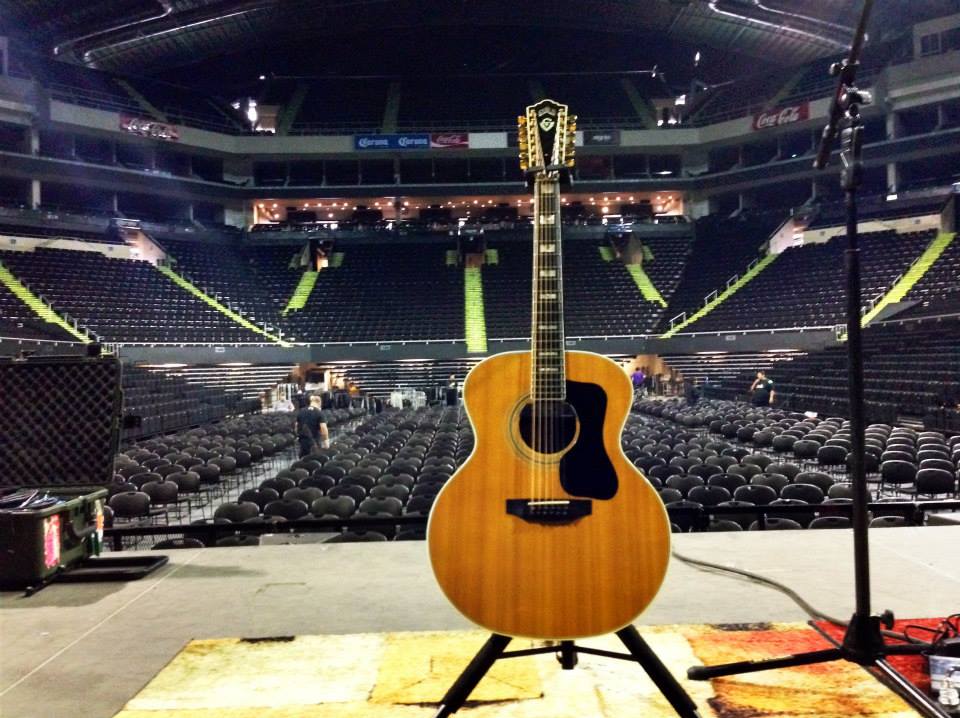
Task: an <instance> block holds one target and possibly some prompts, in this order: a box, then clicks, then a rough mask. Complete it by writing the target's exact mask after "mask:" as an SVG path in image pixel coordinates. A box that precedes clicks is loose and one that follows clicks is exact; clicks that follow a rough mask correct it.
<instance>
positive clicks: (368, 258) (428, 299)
mask: <svg viewBox="0 0 960 718" xmlns="http://www.w3.org/2000/svg"><path fill="white" fill-rule="evenodd" d="M446 255H447V246H446V245H444V244H427V243H418V244H407V245H391V244H359V243H357V244H353V243H351V244H349V245H345V249H344V258H343V264H342V265H341V266H339V267H329V268H327V269H324V270H323V271H321V272H320V273H319V275H318V276H317V283H316V285H315V286H314V289H313V292H312V293H311V295H310V299H309V301H308V302H307V305H306V306H305V307H304V308H303V309H302V310H300V311H298V312H292V313H290V314H289V315H287V320H286V324H285V326H287V328H288V333H289V335H290V336H291V338H296V339H297V340H301V341H314V342H324V341H326V342H358V341H378V340H380V341H382V340H387V341H389V340H405V339H463V337H464V336H465V330H464V327H463V270H462V269H461V268H460V267H458V266H448V265H447V263H446ZM528 304H529V301H528Z"/></svg>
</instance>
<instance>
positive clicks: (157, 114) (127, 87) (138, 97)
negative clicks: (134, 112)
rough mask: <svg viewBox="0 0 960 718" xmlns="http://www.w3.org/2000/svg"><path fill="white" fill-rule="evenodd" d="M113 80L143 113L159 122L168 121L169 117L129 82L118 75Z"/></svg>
mask: <svg viewBox="0 0 960 718" xmlns="http://www.w3.org/2000/svg"><path fill="white" fill-rule="evenodd" d="M113 80H114V82H116V83H117V84H118V85H120V87H122V88H123V90H124V92H126V93H127V94H128V95H130V97H132V98H133V99H134V100H135V101H136V103H137V104H138V105H140V107H141V109H142V110H143V111H144V112H145V113H147V114H148V115H150V117H152V118H153V119H155V120H160V122H169V121H170V118H169V117H167V116H166V115H165V114H163V113H162V112H161V111H160V110H158V109H157V107H156V106H155V105H154V104H153V103H152V102H150V101H149V100H148V99H147V98H146V97H144V96H143V95H142V94H140V92H139V91H138V90H137V89H136V88H135V87H134V86H133V85H131V84H130V83H129V82H127V81H126V80H121V79H120V78H119V77H115V78H113Z"/></svg>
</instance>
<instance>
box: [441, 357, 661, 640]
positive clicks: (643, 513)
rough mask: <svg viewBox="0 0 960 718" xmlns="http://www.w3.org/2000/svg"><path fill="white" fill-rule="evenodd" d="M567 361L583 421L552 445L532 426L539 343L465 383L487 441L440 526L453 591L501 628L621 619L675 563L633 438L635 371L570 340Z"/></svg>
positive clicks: (514, 631)
mask: <svg viewBox="0 0 960 718" xmlns="http://www.w3.org/2000/svg"><path fill="white" fill-rule="evenodd" d="M565 366H566V377H565V382H566V402H567V403H568V404H569V405H570V406H571V407H572V408H573V410H574V412H575V415H576V419H575V430H572V433H571V441H570V443H568V444H567V443H565V444H564V448H563V449H562V450H560V451H557V452H554V453H551V454H549V455H547V454H541V453H538V452H536V451H534V450H533V449H532V448H531V446H530V442H529V440H528V439H527V440H525V436H524V431H523V428H522V423H523V419H522V415H523V409H524V407H525V406H527V405H528V402H529V400H530V397H529V395H530V372H531V354H530V353H528V352H513V353H507V354H500V355H497V356H493V357H490V358H488V359H486V360H485V361H483V362H481V363H480V364H478V365H477V366H476V367H475V368H474V369H473V371H471V372H470V374H469V375H468V376H467V379H466V382H465V383H464V388H463V396H464V402H465V404H466V408H467V411H468V414H469V416H470V419H471V422H472V424H473V429H474V434H475V441H476V443H475V447H474V451H473V453H472V454H471V455H470V458H469V459H468V460H467V461H466V462H465V463H464V464H463V465H462V466H461V467H460V468H459V470H458V471H457V472H456V473H455V474H454V475H453V477H451V479H450V480H449V481H448V482H447V484H446V485H445V486H444V487H443V490H442V491H441V492H440V494H439V495H438V496H437V499H436V502H435V503H434V506H433V510H432V513H431V515H430V522H429V525H428V529H427V539H428V543H429V550H430V560H431V562H432V564H433V570H434V573H435V574H436V578H437V581H438V582H439V584H440V586H441V588H442V589H443V591H444V593H446V595H447V597H448V598H449V599H450V601H451V602H452V603H453V604H454V606H456V607H457V608H458V609H459V610H460V612H461V613H463V614H464V615H465V616H466V617H467V618H469V619H470V620H472V621H473V622H475V623H477V624H479V625H480V626H482V627H484V628H486V629H488V630H490V631H493V632H495V633H501V634H505V635H511V636H526V637H530V638H547V639H573V638H580V637H585V636H594V635H599V634H603V633H609V632H612V631H616V630H618V629H620V628H623V627H624V626H626V625H628V624H629V623H631V622H632V621H633V620H634V619H635V618H636V617H637V615H639V614H640V613H641V612H642V611H643V610H644V608H646V606H647V605H648V604H649V603H650V601H651V600H653V598H654V596H655V595H656V593H657V591H658V590H659V588H660V585H661V583H662V581H663V578H664V575H665V573H666V570H667V564H668V561H669V554H670V522H669V520H668V518H667V514H666V511H665V509H664V507H663V504H662V502H661V501H660V498H659V497H658V496H657V493H656V491H655V490H654V488H653V487H652V486H651V485H650V483H649V482H648V481H647V480H646V479H645V478H644V477H643V475H642V474H641V473H640V472H639V471H638V470H637V469H636V468H635V467H634V466H633V465H632V464H631V463H630V461H629V460H628V459H627V457H626V456H625V455H624V454H623V451H622V449H621V446H620V434H621V431H622V428H623V424H624V422H625V421H626V418H627V414H628V412H629V409H630V404H631V402H632V398H633V392H632V386H631V384H630V380H629V379H628V377H627V376H626V374H625V373H624V372H623V370H622V369H621V368H620V367H619V366H618V365H617V364H616V363H615V362H613V361H611V360H609V359H607V358H605V357H603V356H600V355H598V354H591V353H587V352H572V351H571V352H566V356H565ZM528 500H530V501H529V503H527V501H528ZM553 504H557V506H556V507H554V506H553ZM508 507H510V508H509V511H511V512H508ZM551 512H553V513H554V514H559V516H557V515H551ZM564 512H567V513H566V514H565V513H564ZM580 514H582V515H580Z"/></svg>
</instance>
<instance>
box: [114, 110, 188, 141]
mask: <svg viewBox="0 0 960 718" xmlns="http://www.w3.org/2000/svg"><path fill="white" fill-rule="evenodd" d="M120 129H121V130H126V131H127V132H131V133H133V134H135V135H140V136H141V137H150V138H151V139H154V140H167V141H169V142H177V141H178V140H179V139H180V130H178V129H177V128H176V127H174V126H173V125H168V124H166V123H164V122H157V121H156V120H148V119H145V118H143V117H133V116H131V115H120Z"/></svg>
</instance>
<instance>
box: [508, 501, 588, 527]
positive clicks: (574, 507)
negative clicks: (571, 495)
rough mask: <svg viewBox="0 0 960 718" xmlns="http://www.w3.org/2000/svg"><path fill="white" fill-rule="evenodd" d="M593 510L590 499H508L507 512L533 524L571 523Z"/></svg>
mask: <svg viewBox="0 0 960 718" xmlns="http://www.w3.org/2000/svg"><path fill="white" fill-rule="evenodd" d="M592 512H593V502H591V501H590V500H589V499H507V514H509V515H510V516H516V517H517V518H520V519H523V520H524V521H527V522H529V523H533V524H547V525H561V524H571V523H573V522H574V521H576V520H577V519H581V518H583V517H584V516H589V515H590V514H591V513H592Z"/></svg>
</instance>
